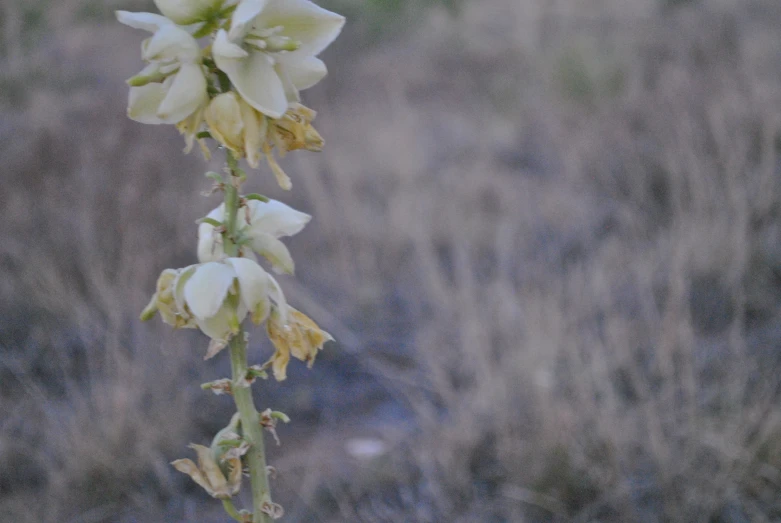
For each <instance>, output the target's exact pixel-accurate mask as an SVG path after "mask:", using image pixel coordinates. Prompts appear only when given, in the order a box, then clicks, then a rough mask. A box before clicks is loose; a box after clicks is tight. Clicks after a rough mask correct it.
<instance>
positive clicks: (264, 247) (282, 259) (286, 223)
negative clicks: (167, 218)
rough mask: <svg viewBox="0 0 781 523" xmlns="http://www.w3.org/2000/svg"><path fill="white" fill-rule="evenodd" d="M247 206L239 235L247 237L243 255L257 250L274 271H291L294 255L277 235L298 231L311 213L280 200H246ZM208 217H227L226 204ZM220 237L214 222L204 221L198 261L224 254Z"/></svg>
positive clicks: (219, 219) (214, 258)
mask: <svg viewBox="0 0 781 523" xmlns="http://www.w3.org/2000/svg"><path fill="white" fill-rule="evenodd" d="M245 210H246V213H242V212H240V213H239V217H238V234H239V238H240V239H242V238H243V239H244V240H245V241H247V243H246V245H242V246H241V247H240V249H241V250H240V253H241V255H243V256H249V255H250V254H251V251H254V252H257V253H258V254H260V255H261V256H263V257H265V258H266V259H267V260H268V261H269V262H270V263H271V266H272V267H273V269H274V271H275V272H278V273H282V272H284V273H288V274H292V273H293V270H294V264H293V258H292V257H291V256H290V252H289V251H288V249H287V247H285V244H284V243H282V242H281V241H279V240H278V238H281V237H283V236H292V235H294V234H296V233H298V232H299V231H300V230H301V229H303V228H304V225H306V224H307V222H309V220H310V219H311V218H312V217H311V216H309V215H308V214H305V213H303V212H299V211H297V210H295V209H293V208H292V207H289V206H287V205H285V204H284V203H282V202H279V201H277V200H269V201H268V202H261V201H258V200H247V201H246V208H245ZM208 218H211V219H212V220H216V221H218V222H222V221H224V220H225V204H221V205H220V206H219V207H217V208H216V209H214V210H213V211H212V212H210V213H209V214H208ZM219 238H220V237H219V236H218V235H217V233H216V231H215V227H214V225H212V224H210V223H206V222H203V223H201V224H200V225H199V226H198V260H199V261H201V262H209V261H216V260H219V259H220V258H221V257H222V256H223V255H222V247H221V246H220V245H219V243H218V242H219ZM250 249H251V251H250Z"/></svg>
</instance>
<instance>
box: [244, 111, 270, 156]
mask: <svg viewBox="0 0 781 523" xmlns="http://www.w3.org/2000/svg"><path fill="white" fill-rule="evenodd" d="M239 108H240V110H241V120H242V121H243V122H244V154H245V155H246V156H247V163H248V164H249V165H250V167H252V168H254V169H257V168H258V166H259V165H260V150H261V147H262V146H263V142H264V141H265V139H266V132H267V131H268V124H267V121H266V118H265V117H264V116H263V115H262V114H260V113H258V112H257V111H256V110H255V109H254V108H253V107H252V106H251V105H249V104H248V103H247V102H245V101H244V99H243V98H240V99H239Z"/></svg>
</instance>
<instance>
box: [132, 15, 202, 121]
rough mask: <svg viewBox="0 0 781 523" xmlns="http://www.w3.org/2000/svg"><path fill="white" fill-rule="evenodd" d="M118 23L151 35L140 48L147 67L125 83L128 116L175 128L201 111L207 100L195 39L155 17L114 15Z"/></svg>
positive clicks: (164, 20) (174, 25)
mask: <svg viewBox="0 0 781 523" xmlns="http://www.w3.org/2000/svg"><path fill="white" fill-rule="evenodd" d="M117 19H118V20H119V21H120V22H122V23H123V24H125V25H128V26H130V27H133V28H135V29H143V30H145V31H149V32H151V33H153V35H152V37H151V38H147V39H146V40H144V42H143V44H142V46H141V56H142V58H143V59H144V60H145V61H147V62H149V65H148V66H147V67H146V68H144V69H143V70H142V71H141V72H140V73H139V74H137V75H136V76H134V77H132V78H130V79H129V80H128V83H129V84H130V86H131V87H130V94H129V96H128V109H127V114H128V116H129V117H130V118H131V119H133V120H135V121H137V122H141V123H147V124H177V123H179V122H181V121H183V120H185V119H186V118H188V117H189V116H191V115H192V114H193V113H195V112H196V111H198V110H199V109H202V108H203V107H204V106H205V105H206V103H207V102H208V101H209V96H208V94H207V92H206V77H205V76H204V71H203V68H202V66H201V51H200V47H199V46H198V42H197V41H196V40H195V38H193V37H192V35H190V33H188V32H187V31H186V30H184V29H183V28H181V27H179V26H177V25H176V24H175V23H174V22H172V21H171V20H169V19H168V18H166V17H164V16H162V15H158V14H154V13H130V12H128V11H117Z"/></svg>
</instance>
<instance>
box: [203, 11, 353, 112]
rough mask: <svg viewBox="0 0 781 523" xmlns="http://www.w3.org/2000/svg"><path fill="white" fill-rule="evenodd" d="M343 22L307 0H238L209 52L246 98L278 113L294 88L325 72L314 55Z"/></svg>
mask: <svg viewBox="0 0 781 523" xmlns="http://www.w3.org/2000/svg"><path fill="white" fill-rule="evenodd" d="M343 25H344V17H343V16H341V15H338V14H336V13H332V12H331V11H328V10H326V9H323V8H321V7H318V6H317V5H315V4H313V3H312V2H310V1H309V0H241V1H240V2H239V3H238V5H237V6H236V9H235V11H234V12H233V15H232V17H231V26H230V29H229V30H228V31H226V30H224V29H220V30H219V31H218V32H217V35H216V37H215V40H214V44H213V46H212V55H213V57H214V61H215V63H216V64H217V67H219V68H220V69H221V70H222V71H223V72H225V74H227V75H228V78H229V79H230V81H231V83H232V84H233V85H234V86H235V88H236V90H237V91H238V92H239V94H241V96H242V97H243V98H244V99H245V100H246V101H247V103H249V104H250V105H251V106H252V107H254V108H255V109H257V110H258V111H260V112H261V113H263V114H265V115H267V116H270V117H271V118H280V117H281V116H282V115H283V114H285V111H286V110H287V108H288V104H289V102H291V101H292V102H297V101H299V95H298V91H299V90H303V89H307V88H309V87H311V86H313V85H315V84H316V83H317V82H319V81H320V80H321V79H322V78H323V77H324V76H325V75H326V72H327V69H326V66H325V64H324V63H323V62H322V61H321V60H319V59H318V58H316V56H317V55H318V54H319V53H320V52H321V51H323V49H325V48H326V47H328V45H329V44H330V43H331V42H333V40H334V38H336V36H337V35H338V34H339V32H340V31H341V30H342V26H343Z"/></svg>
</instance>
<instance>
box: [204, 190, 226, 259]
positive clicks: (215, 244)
mask: <svg viewBox="0 0 781 523" xmlns="http://www.w3.org/2000/svg"><path fill="white" fill-rule="evenodd" d="M206 217H207V218H211V219H212V220H217V221H218V222H221V221H223V220H224V219H225V204H224V203H221V204H220V206H219V207H217V208H216V209H214V210H212V212H210V213H209V214H207V215H206ZM222 255H223V250H222V243H221V240H218V236H217V234H215V232H214V225H212V224H210V223H205V222H203V223H201V224H200V225H198V261H199V262H201V263H206V262H210V261H218V260H220V259H221V258H222Z"/></svg>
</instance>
